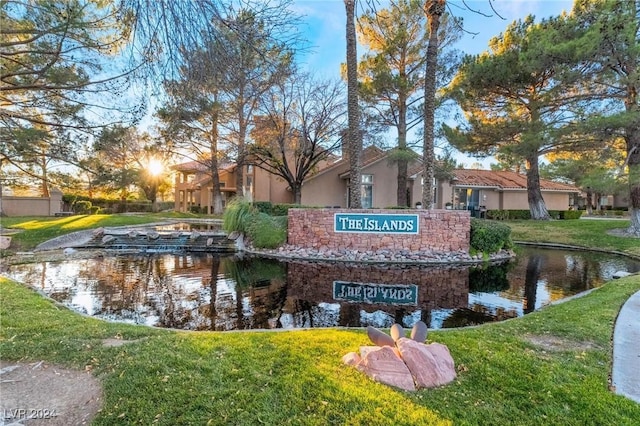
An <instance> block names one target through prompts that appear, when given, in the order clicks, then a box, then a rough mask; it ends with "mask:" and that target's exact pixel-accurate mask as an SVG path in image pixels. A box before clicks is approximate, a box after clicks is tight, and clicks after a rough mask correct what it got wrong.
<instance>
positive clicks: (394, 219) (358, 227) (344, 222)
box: [333, 213, 419, 234]
mask: <svg viewBox="0 0 640 426" xmlns="http://www.w3.org/2000/svg"><path fill="white" fill-rule="evenodd" d="M418 224H419V221H418V215H417V214H373V213H336V214H335V215H334V216H333V230H334V231H335V232H373V233H377V234H418Z"/></svg>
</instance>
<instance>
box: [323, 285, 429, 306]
mask: <svg viewBox="0 0 640 426" xmlns="http://www.w3.org/2000/svg"><path fill="white" fill-rule="evenodd" d="M333 298H334V299H336V300H346V301H349V302H362V303H384V304H388V305H417V304H418V286H417V285H415V284H409V285H403V284H394V285H387V284H365V283H351V282H345V281H334V282H333Z"/></svg>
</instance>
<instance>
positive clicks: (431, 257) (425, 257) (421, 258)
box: [249, 245, 515, 263]
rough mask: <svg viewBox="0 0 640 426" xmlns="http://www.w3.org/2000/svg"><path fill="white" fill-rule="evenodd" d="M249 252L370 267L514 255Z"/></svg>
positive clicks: (510, 253) (287, 247)
mask: <svg viewBox="0 0 640 426" xmlns="http://www.w3.org/2000/svg"><path fill="white" fill-rule="evenodd" d="M249 251H251V252H254V253H257V254H260V255H263V256H271V257H280V258H285V259H302V260H325V261H341V262H371V263H376V262H380V263H477V262H482V261H486V260H489V261H494V260H495V261H498V260H506V259H510V258H512V257H515V254H514V253H513V251H510V250H502V251H500V252H498V253H494V254H491V255H490V256H489V258H488V259H486V258H483V256H482V255H481V254H479V255H475V256H471V255H470V254H469V253H467V252H464V251H455V252H446V253H443V252H435V251H431V250H421V251H410V250H399V251H392V250H377V251H372V250H371V251H358V250H349V249H335V250H334V249H313V248H305V247H297V246H292V245H284V246H282V247H280V248H278V249H274V250H264V249H260V250H254V249H250V250H249Z"/></svg>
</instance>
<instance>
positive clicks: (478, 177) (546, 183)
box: [454, 169, 580, 192]
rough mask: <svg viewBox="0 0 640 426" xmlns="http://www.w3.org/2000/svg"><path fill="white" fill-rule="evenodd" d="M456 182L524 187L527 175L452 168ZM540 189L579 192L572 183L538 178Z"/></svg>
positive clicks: (461, 184)
mask: <svg viewBox="0 0 640 426" xmlns="http://www.w3.org/2000/svg"><path fill="white" fill-rule="evenodd" d="M454 174H455V177H456V179H457V182H455V183H454V185H455V186H470V187H484V188H487V187H488V188H498V189H526V188H527V176H526V175H522V174H519V173H516V172H509V171H496V170H467V169H457V170H454ZM540 189H542V190H543V191H564V192H579V191H580V190H579V189H578V188H576V187H575V186H573V185H567V184H564V183H559V182H553V181H550V180H546V179H540Z"/></svg>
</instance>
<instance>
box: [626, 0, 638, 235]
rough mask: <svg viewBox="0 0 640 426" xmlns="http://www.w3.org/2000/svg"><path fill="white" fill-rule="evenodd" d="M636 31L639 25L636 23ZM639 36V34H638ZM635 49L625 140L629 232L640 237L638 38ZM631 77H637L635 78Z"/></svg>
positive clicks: (634, 5)
mask: <svg viewBox="0 0 640 426" xmlns="http://www.w3.org/2000/svg"><path fill="white" fill-rule="evenodd" d="M629 6H630V8H631V16H637V13H638V11H637V3H636V2H629ZM636 22H637V21H636ZM635 28H636V30H637V29H638V24H637V23H636V27H635ZM636 34H637V32H636ZM633 47H634V48H633V49H629V51H630V52H635V54H636V55H635V56H632V57H631V59H629V61H628V64H627V72H628V74H627V75H628V77H627V78H628V84H627V93H626V96H625V101H624V104H625V109H626V110H627V112H629V113H630V114H629V115H630V116H631V117H635V119H634V120H633V121H632V122H631V123H630V125H629V126H628V127H627V128H626V129H625V140H626V142H627V167H628V168H629V215H630V216H631V224H630V226H629V228H628V229H627V231H628V232H629V233H631V234H634V235H637V236H639V237H640V118H639V117H640V105H638V91H640V81H639V79H638V77H637V73H638V71H639V70H638V59H640V58H638V52H639V51H640V47H639V46H638V41H637V36H636V42H635V45H634V46H633ZM631 76H636V77H635V78H633V77H631Z"/></svg>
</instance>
